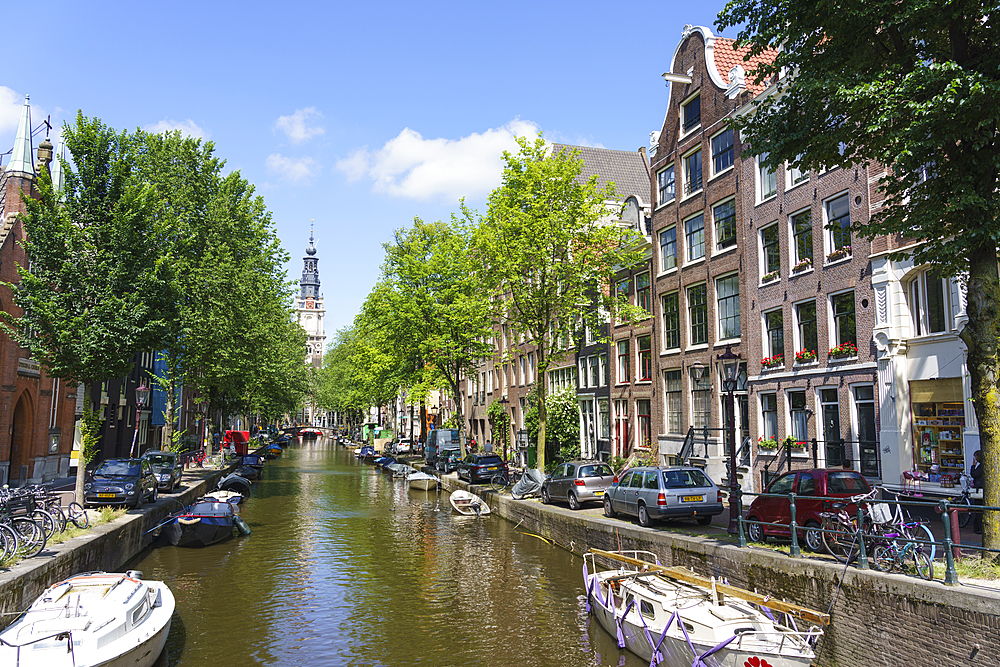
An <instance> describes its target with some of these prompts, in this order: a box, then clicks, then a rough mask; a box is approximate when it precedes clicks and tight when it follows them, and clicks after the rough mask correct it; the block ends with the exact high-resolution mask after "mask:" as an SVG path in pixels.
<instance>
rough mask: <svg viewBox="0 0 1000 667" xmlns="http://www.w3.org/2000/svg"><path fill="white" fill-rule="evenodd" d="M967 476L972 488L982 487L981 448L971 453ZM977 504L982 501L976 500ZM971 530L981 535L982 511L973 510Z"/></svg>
mask: <svg viewBox="0 0 1000 667" xmlns="http://www.w3.org/2000/svg"><path fill="white" fill-rule="evenodd" d="M969 476H970V477H972V488H973V489H981V488H983V450H981V449H977V450H976V452H975V453H974V454H973V455H972V466H971V467H970V468H969ZM976 504H977V505H982V502H977V503H976ZM972 530H973V531H974V532H975V533H976V535H981V534H982V532H983V513H982V512H975V517H974V518H973V522H972Z"/></svg>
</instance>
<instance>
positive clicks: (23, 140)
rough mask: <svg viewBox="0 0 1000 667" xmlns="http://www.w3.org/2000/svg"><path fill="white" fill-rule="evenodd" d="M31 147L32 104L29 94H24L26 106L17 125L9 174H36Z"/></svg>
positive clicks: (8, 166)
mask: <svg viewBox="0 0 1000 667" xmlns="http://www.w3.org/2000/svg"><path fill="white" fill-rule="evenodd" d="M33 152H34V151H33V150H32V149H31V106H30V105H29V104H28V96H27V95H25V96H24V108H23V109H22V110H21V122H20V123H18V125H17V135H15V137H14V151H13V152H12V153H11V156H10V162H9V163H8V164H7V173H8V174H27V175H28V176H34V175H35V167H34V165H33V164H32V153H33Z"/></svg>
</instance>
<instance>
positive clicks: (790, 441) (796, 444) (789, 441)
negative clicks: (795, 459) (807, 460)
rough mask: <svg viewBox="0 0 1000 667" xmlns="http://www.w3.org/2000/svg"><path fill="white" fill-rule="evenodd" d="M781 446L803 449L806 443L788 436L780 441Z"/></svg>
mask: <svg viewBox="0 0 1000 667" xmlns="http://www.w3.org/2000/svg"><path fill="white" fill-rule="evenodd" d="M781 446H782V447H789V448H790V449H805V448H806V443H804V442H800V441H798V440H796V439H795V438H793V437H792V436H790V435H789V436H786V437H785V439H784V440H782V441H781Z"/></svg>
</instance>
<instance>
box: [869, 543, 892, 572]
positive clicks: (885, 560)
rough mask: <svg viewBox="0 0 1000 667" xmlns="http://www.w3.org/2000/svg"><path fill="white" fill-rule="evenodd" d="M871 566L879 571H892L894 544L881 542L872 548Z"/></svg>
mask: <svg viewBox="0 0 1000 667" xmlns="http://www.w3.org/2000/svg"><path fill="white" fill-rule="evenodd" d="M871 562H872V567H874V568H875V569H876V570H878V571H879V572H892V569H893V568H894V567H895V566H896V544H895V543H886V542H882V543H881V544H876V545H875V548H874V549H873V550H872V561H871Z"/></svg>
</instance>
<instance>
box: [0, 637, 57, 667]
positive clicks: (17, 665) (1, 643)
mask: <svg viewBox="0 0 1000 667" xmlns="http://www.w3.org/2000/svg"><path fill="white" fill-rule="evenodd" d="M50 639H55V640H56V641H62V640H66V652H67V653H69V656H70V661H71V662H70V664H72V665H73V667H76V652H75V651H74V649H73V631H72V630H63V631H62V632H54V633H52V634H51V635H46V636H44V637H38V638H37V639H31V640H29V641H26V642H24V643H21V644H15V643H13V642H9V641H7V640H5V639H3V638H0V646H7V647H8V648H13V649H17V659H16V660H15V662H14V665H13V667H21V649H22V648H24V647H26V646H31V645H33V644H37V643H38V642H44V641H48V640H50Z"/></svg>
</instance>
